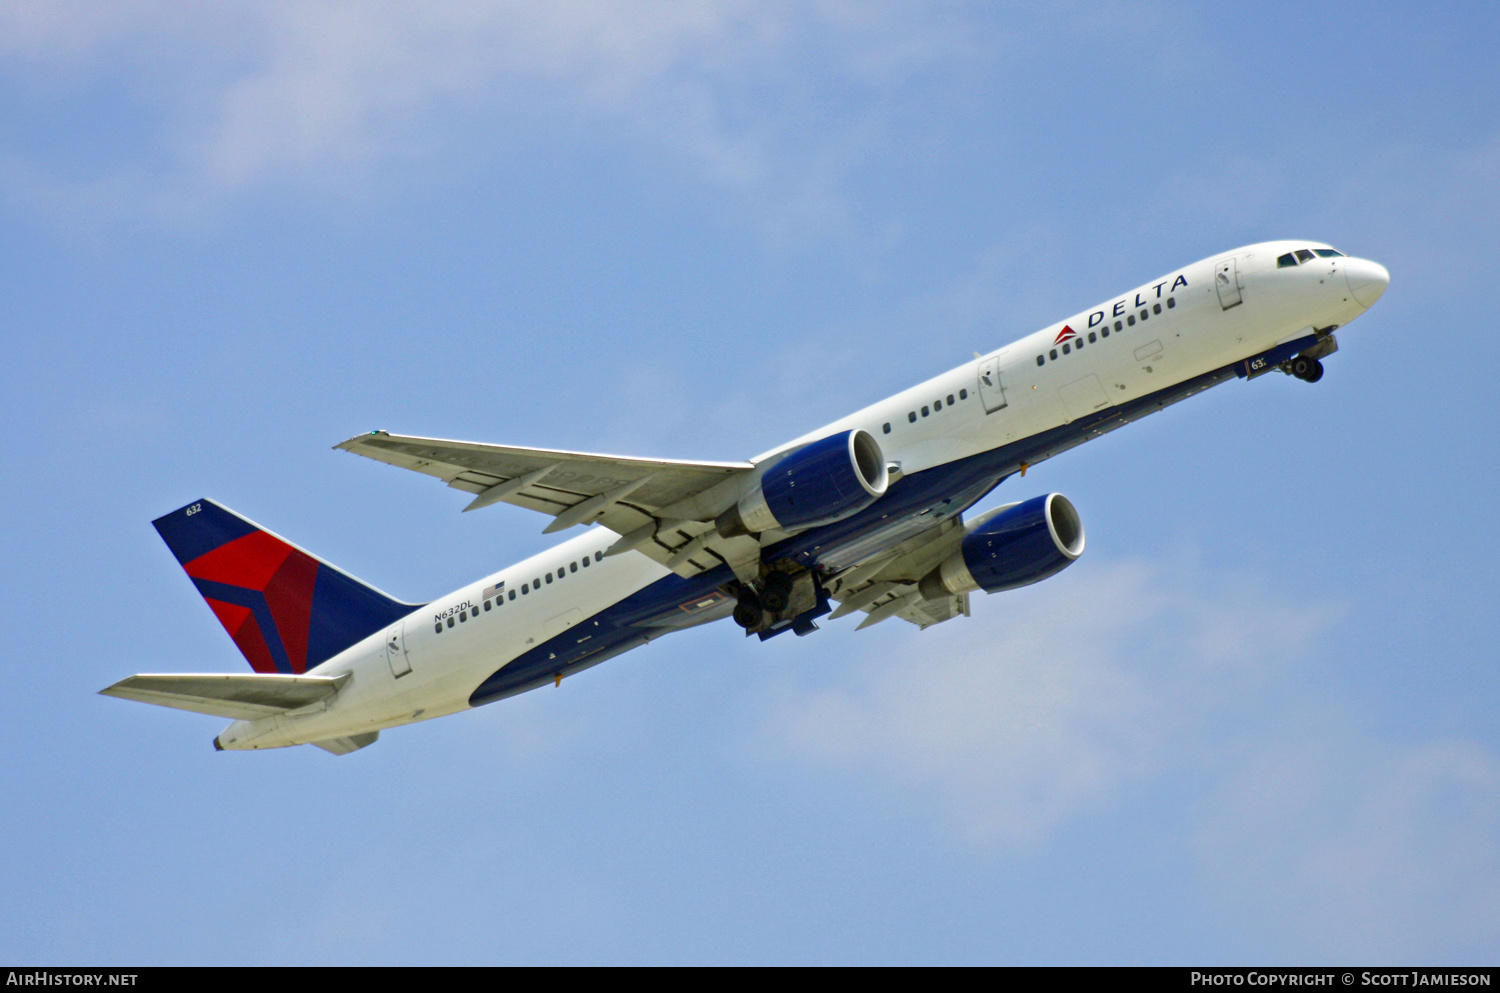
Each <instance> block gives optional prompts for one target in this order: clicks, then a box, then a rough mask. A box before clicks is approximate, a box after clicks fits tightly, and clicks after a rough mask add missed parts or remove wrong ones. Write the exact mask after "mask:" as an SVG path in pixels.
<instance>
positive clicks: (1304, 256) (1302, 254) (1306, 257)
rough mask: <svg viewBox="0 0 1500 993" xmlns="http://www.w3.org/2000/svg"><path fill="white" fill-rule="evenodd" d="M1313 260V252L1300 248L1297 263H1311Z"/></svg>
mask: <svg viewBox="0 0 1500 993" xmlns="http://www.w3.org/2000/svg"><path fill="white" fill-rule="evenodd" d="M1312 260H1313V253H1312V252H1309V251H1308V250H1307V249H1305V248H1299V249H1297V261H1298V262H1311V261H1312Z"/></svg>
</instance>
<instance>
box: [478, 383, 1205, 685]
mask: <svg viewBox="0 0 1500 993" xmlns="http://www.w3.org/2000/svg"><path fill="white" fill-rule="evenodd" d="M1234 378H1235V366H1234V365H1228V366H1224V367H1223V368H1221V369H1216V370H1214V371H1213V372H1209V373H1205V374H1203V375H1201V376H1196V377H1194V378H1192V379H1189V380H1185V381H1183V382H1181V383H1178V384H1176V385H1174V386H1169V387H1167V388H1166V389H1163V390H1158V391H1157V392H1155V393H1151V394H1148V395H1146V396H1143V397H1138V398H1136V399H1134V400H1127V401H1125V402H1124V403H1121V404H1117V405H1115V406H1112V407H1108V408H1106V409H1104V410H1101V411H1098V412H1096V413H1093V414H1089V415H1087V416H1086V417H1081V418H1079V419H1077V420H1075V421H1072V422H1071V423H1069V424H1063V425H1060V426H1058V427H1055V428H1051V429H1049V430H1047V431H1042V432H1040V433H1038V434H1034V435H1032V436H1030V437H1028V438H1023V439H1021V440H1020V441H1016V442H1012V443H1011V444H1009V445H1002V446H1000V447H999V448H993V449H990V450H989V451H987V452H981V453H980V454H978V455H973V456H970V457H968V458H965V459H959V460H957V461H954V462H948V463H944V464H943V465H940V466H934V467H933V468H931V469H925V470H923V471H921V472H916V473H912V474H911V475H909V476H903V477H902V478H900V479H898V480H897V481H896V482H895V483H893V484H891V487H890V489H889V490H887V491H886V494H885V496H883V497H881V498H880V499H879V500H877V501H875V503H874V504H872V505H871V506H870V507H868V508H867V509H865V510H863V511H860V512H859V513H857V514H854V515H853V516H851V517H849V518H846V519H845V520H842V521H837V522H835V523H833V524H827V525H824V526H823V527H820V528H814V529H812V530H809V531H804V532H802V533H801V534H797V535H793V536H792V537H790V538H788V539H786V540H785V541H782V542H779V543H777V544H775V545H772V546H770V547H769V548H767V549H766V550H765V551H764V552H763V553H762V555H763V557H764V558H765V559H766V560H767V561H771V562H775V561H779V560H783V559H790V560H792V561H794V562H796V563H798V564H800V565H804V566H807V567H809V568H813V569H819V568H823V569H837V568H845V567H847V566H848V565H850V564H853V561H858V560H860V559H863V558H867V557H868V556H870V555H873V554H875V553H876V552H878V551H881V550H883V549H885V548H890V547H892V546H893V545H896V544H899V543H900V542H901V541H904V540H905V539H906V538H908V537H911V535H912V534H915V533H917V532H918V531H921V530H925V529H926V528H928V527H931V526H933V525H934V524H936V523H937V522H938V521H941V520H944V519H946V518H949V517H953V516H954V515H956V514H961V513H962V512H963V511H965V510H967V509H968V508H969V507H971V506H973V505H974V504H975V503H976V502H978V501H979V500H982V499H983V498H984V496H985V494H987V493H989V492H990V490H992V489H994V488H995V487H996V486H998V485H999V484H1000V483H1001V482H1003V481H1004V480H1005V479H1006V478H1007V477H1009V476H1010V475H1012V474H1014V473H1016V472H1019V471H1020V470H1021V465H1022V463H1025V464H1026V465H1028V466H1030V465H1036V464H1037V463H1039V462H1043V461H1045V460H1047V459H1050V458H1052V457H1053V456H1054V455H1058V454H1060V453H1062V452H1065V451H1067V450H1068V449H1070V448H1075V447H1077V446H1078V445H1081V444H1083V443H1084V442H1086V441H1089V440H1091V439H1093V438H1097V437H1099V436H1100V435H1103V434H1106V433H1108V432H1110V431H1113V430H1115V429H1116V428H1120V427H1124V426H1125V425H1126V424H1129V423H1131V422H1132V421H1137V420H1140V419H1141V418H1142V417H1145V416H1146V415H1147V414H1153V413H1155V412H1156V411H1158V410H1161V409H1162V408H1164V407H1168V406H1170V405H1172V404H1174V403H1177V402H1179V401H1181V400H1185V399H1187V398H1188V397H1190V396H1192V395H1194V394H1196V393H1201V392H1202V391H1203V390H1206V389H1208V388H1209V387H1211V386H1217V385H1219V384H1220V383H1223V382H1227V381H1228V380H1231V379H1234ZM997 415H998V416H1003V411H1001V412H997V414H995V415H990V416H997ZM845 559H850V560H851V561H845ZM733 578H734V573H733V572H732V571H731V570H730V569H729V567H728V566H720V567H718V568H717V569H710V570H709V571H708V572H704V573H701V574H699V575H697V576H693V577H690V578H686V579H685V578H683V577H681V576H676V575H672V576H666V577H664V578H662V579H659V580H657V581H656V582H654V583H652V584H650V585H649V586H646V587H644V588H642V589H640V590H637V591H636V592H635V593H632V594H631V595H630V596H628V597H626V598H625V599H623V600H620V601H619V602H617V603H614V604H612V605H610V606H608V607H606V608H604V609H603V610H601V611H599V612H598V613H597V614H594V615H593V616H592V617H589V618H588V619H587V620H585V621H583V622H582V623H580V624H578V625H576V626H574V627H572V628H569V629H568V630H567V631H564V632H563V633H562V634H560V635H557V636H556V637H554V638H550V639H548V640H547V641H545V642H543V643H542V644H540V645H538V646H536V647H535V648H533V649H531V650H530V651H528V652H526V653H524V654H522V655H519V656H517V657H516V658H515V659H513V660H512V661H510V662H509V663H507V664H506V665H505V666H504V667H502V668H501V669H499V670H498V671H497V672H495V673H494V674H493V675H491V676H490V677H489V678H488V679H486V680H485V681H484V682H483V683H481V684H480V685H479V687H478V688H477V689H475V690H474V692H473V693H472V694H471V695H470V697H469V705H470V706H472V707H478V706H481V705H482V704H486V703H493V702H495V701H496V700H501V699H504V698H505V697H508V696H514V695H515V694H517V693H521V692H524V691H526V690H528V689H533V688H535V687H537V686H541V685H544V684H545V683H547V682H549V681H550V680H552V679H553V678H554V677H556V676H557V675H564V676H567V675H571V674H572V673H574V672H579V671H582V670H583V669H587V668H589V667H590V666H594V665H598V664H599V663H600V662H603V661H605V660H606V659H609V658H613V657H614V656H616V655H619V654H621V653H623V652H625V651H628V650H630V649H632V648H635V647H638V646H639V645H643V644H645V643H646V642H647V641H649V640H654V639H655V638H658V637H660V636H661V635H663V634H668V633H670V632H671V631H673V630H678V629H680V628H679V627H677V626H673V625H672V624H670V623H666V624H664V623H663V622H664V621H668V620H669V619H671V618H674V617H680V616H685V615H684V614H683V613H682V611H681V610H680V608H681V607H682V606H683V605H684V604H689V603H692V602H694V601H696V600H699V599H701V598H703V597H705V596H707V595H709V594H710V593H712V592H713V591H715V590H716V589H717V588H718V587H719V586H721V585H723V584H725V583H727V582H729V581H730V580H731V579H733ZM686 626H688V625H681V627H686Z"/></svg>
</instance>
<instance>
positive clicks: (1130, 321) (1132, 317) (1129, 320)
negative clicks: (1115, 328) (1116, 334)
mask: <svg viewBox="0 0 1500 993" xmlns="http://www.w3.org/2000/svg"><path fill="white" fill-rule="evenodd" d="M1125 323H1126V324H1129V325H1130V326H1131V327H1135V315H1134V314H1131V315H1130V316H1129V317H1127V318H1125Z"/></svg>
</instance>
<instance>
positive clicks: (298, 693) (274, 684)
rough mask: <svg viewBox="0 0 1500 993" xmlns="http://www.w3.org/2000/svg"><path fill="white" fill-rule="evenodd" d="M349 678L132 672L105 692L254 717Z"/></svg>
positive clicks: (295, 705) (303, 702)
mask: <svg viewBox="0 0 1500 993" xmlns="http://www.w3.org/2000/svg"><path fill="white" fill-rule="evenodd" d="M348 679H349V673H344V674H342V675H339V676H282V675H264V674H258V673H257V674H251V673H217V672H213V673H195V672H184V673H158V674H148V675H140V676H129V677H127V678H125V679H122V680H120V681H119V682H118V683H116V684H114V685H113V686H111V687H109V688H108V689H103V690H100V691H99V692H100V693H101V694H103V695H104V696H117V697H119V698H120V699H122V700H138V701H140V702H141V703H154V704H156V705H157V706H160V707H176V708H177V709H178V710H191V711H194V712H196V713H199V714H213V715H214V716H216V717H228V718H231V719H233V720H245V721H253V720H255V719H256V718H257V717H267V716H269V715H271V714H279V713H282V712H284V711H288V710H297V709H299V708H301V707H306V706H309V705H311V704H314V703H317V702H318V701H319V700H322V699H324V698H325V697H329V696H332V695H333V694H334V693H336V692H338V688H339V687H340V686H342V685H343V684H344V683H345V682H346V681H347V680H348Z"/></svg>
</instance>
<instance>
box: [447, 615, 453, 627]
mask: <svg viewBox="0 0 1500 993" xmlns="http://www.w3.org/2000/svg"><path fill="white" fill-rule="evenodd" d="M448 626H449V627H450V628H451V627H452V626H453V618H451V617H450V618H448Z"/></svg>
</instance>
